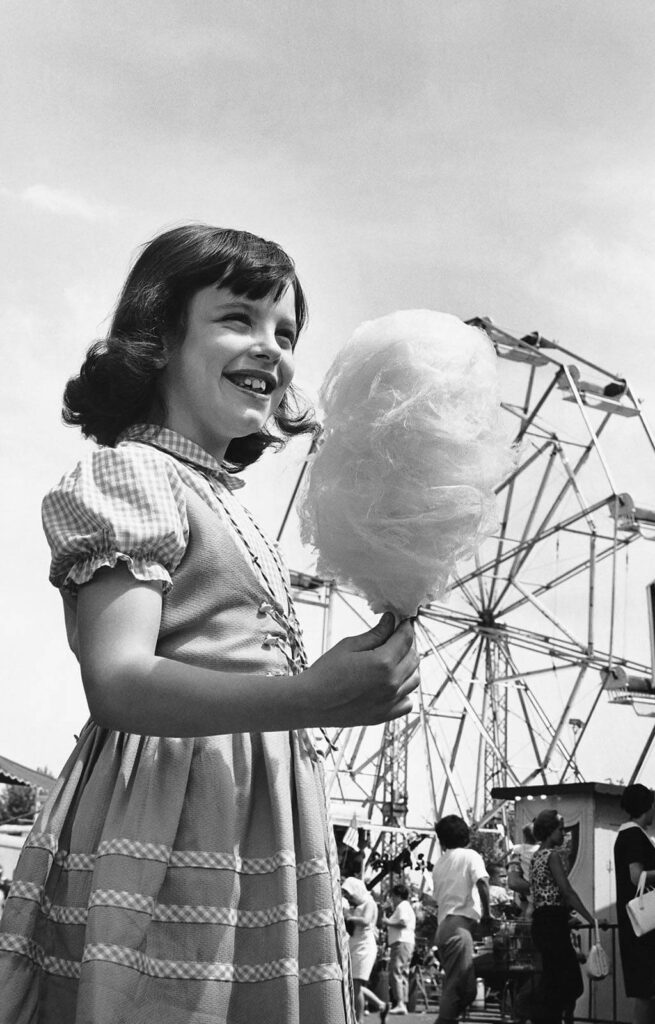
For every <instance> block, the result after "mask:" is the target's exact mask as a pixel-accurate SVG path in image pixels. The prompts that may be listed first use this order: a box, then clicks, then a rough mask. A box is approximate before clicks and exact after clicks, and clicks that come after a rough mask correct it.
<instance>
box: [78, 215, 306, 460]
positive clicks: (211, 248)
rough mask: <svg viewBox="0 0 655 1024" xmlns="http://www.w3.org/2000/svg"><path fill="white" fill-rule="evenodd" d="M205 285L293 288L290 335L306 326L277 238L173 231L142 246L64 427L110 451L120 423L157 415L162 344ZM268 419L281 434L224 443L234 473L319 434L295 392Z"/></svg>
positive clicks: (201, 228) (203, 228)
mask: <svg viewBox="0 0 655 1024" xmlns="http://www.w3.org/2000/svg"><path fill="white" fill-rule="evenodd" d="M209 285H221V286H223V287H226V288H229V289H230V290H231V291H232V292H233V293H234V294H235V295H240V296H241V295H244V296H246V297H247V298H250V299H259V298H263V297H264V296H267V295H272V296H273V297H274V299H275V300H276V301H277V299H279V297H280V296H281V295H282V294H283V292H284V291H285V290H286V288H287V287H289V286H291V287H292V288H293V292H294V300H295V313H296V338H297V337H298V335H299V334H300V332H301V330H302V329H303V327H304V325H305V323H306V321H307V303H306V300H305V295H304V293H303V290H302V287H301V285H300V282H299V280H298V278H297V276H296V271H295V265H294V263H293V260H292V259H291V258H290V257H289V256H287V254H286V253H285V252H284V250H283V249H281V248H280V246H279V245H276V244H275V242H268V241H266V240H265V239H263V238H259V237H258V236H257V235H252V234H250V232H248V231H233V230H230V229H226V228H217V227H211V226H209V225H206V224H187V225H184V226H183V227H178V228H172V229H171V230H170V231H165V232H163V233H162V234H160V235H158V236H157V237H156V238H154V239H153V240H152V241H151V242H148V243H146V245H145V246H144V247H143V248H142V250H141V254H140V255H139V257H138V258H137V260H136V262H135V263H134V266H133V267H132V269H131V271H130V273H129V274H128V277H127V280H126V282H125V285H124V287H123V291H122V293H121V295H120V298H119V300H118V304H117V306H116V311H115V313H114V317H113V320H112V323H111V326H110V329H109V334H108V336H107V338H106V339H104V340H102V341H98V342H96V343H95V344H94V345H92V346H91V348H90V349H89V351H88V353H87V356H86V359H85V361H84V363H83V365H82V368H81V370H80V373H79V376H77V377H72V378H71V380H69V381H68V384H67V385H66V389H65V391H64V408H63V413H62V415H63V419H64V422H65V423H68V424H75V425H77V426H79V427H81V429H82V433H83V434H84V435H85V437H92V438H94V440H96V441H97V442H98V444H101V445H108V446H110V447H113V446H114V445H115V444H116V442H117V439H118V437H119V436H120V434H121V433H122V432H123V431H124V430H125V429H126V428H127V427H130V426H133V425H134V424H136V423H145V422H148V421H149V420H151V419H152V414H153V410H156V411H157V415H159V416H161V417H162V418H163V414H164V412H165V410H164V408H163V405H162V400H161V396H160V395H159V391H158V378H159V376H160V374H161V372H162V370H163V369H164V367H165V366H166V363H167V361H168V354H167V350H166V342H167V341H168V342H169V343H170V342H173V343H178V344H179V343H181V342H182V341H183V339H184V334H185V331H186V326H187V311H188V306H189V302H190V300H191V299H192V298H193V296H194V295H195V294H196V292H198V291H200V289H201V288H206V287H208V286H209ZM272 419H273V420H274V422H275V425H276V428H277V431H278V432H279V433H278V434H272V433H269V431H268V430H266V429H263V430H260V431H258V432H257V433H255V434H249V435H248V436H247V437H239V438H235V439H234V440H233V441H231V443H230V444H229V445H228V448H227V451H226V455H225V458H226V462H227V463H229V465H230V466H231V467H232V468H234V469H243V468H244V467H245V466H248V465H250V464H251V463H252V462H255V461H256V460H257V459H258V458H259V457H260V455H262V454H263V452H264V451H265V450H266V448H268V447H269V446H270V445H273V446H274V447H278V448H279V447H282V446H283V445H284V444H285V443H286V441H287V440H288V439H289V438H290V437H292V436H294V435H295V434H302V433H313V434H316V433H317V431H318V427H317V425H316V423H315V421H314V418H313V415H312V411H311V410H310V409H308V408H307V407H303V406H302V405H301V402H300V400H299V398H298V394H297V392H296V391H294V390H293V388H292V387H290V388H289V389H287V392H286V393H285V395H284V397H283V399H282V401H281V403H280V405H279V407H278V409H277V410H276V412H275V413H274V414H273V417H272ZM280 435H281V436H280Z"/></svg>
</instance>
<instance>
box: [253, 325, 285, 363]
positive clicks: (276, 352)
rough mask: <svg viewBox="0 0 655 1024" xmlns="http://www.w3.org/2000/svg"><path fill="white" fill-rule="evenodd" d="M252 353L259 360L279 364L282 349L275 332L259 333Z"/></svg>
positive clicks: (254, 339)
mask: <svg viewBox="0 0 655 1024" xmlns="http://www.w3.org/2000/svg"><path fill="white" fill-rule="evenodd" d="M252 351H253V355H254V356H255V357H256V358H258V359H262V360H264V359H265V360H267V361H270V362H279V360H280V358H281V356H282V348H281V347H280V344H279V342H278V340H277V338H276V336H275V331H266V330H262V331H258V332H257V334H256V335H255V336H254V338H253V345H252Z"/></svg>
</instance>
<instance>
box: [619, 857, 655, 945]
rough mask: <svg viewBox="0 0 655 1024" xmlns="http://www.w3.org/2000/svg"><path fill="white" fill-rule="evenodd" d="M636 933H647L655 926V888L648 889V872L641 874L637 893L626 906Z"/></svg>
mask: <svg viewBox="0 0 655 1024" xmlns="http://www.w3.org/2000/svg"><path fill="white" fill-rule="evenodd" d="M626 910H627V912H628V918H629V919H630V924H631V925H632V928H633V930H634V933H635V935H645V934H646V933H647V932H652V930H653V928H655V889H649V890H648V891H646V872H645V871H642V872H641V874H640V875H639V884H638V886H637V895H636V896H635V898H634V899H632V900H630V901H629V902H628V904H627V906H626Z"/></svg>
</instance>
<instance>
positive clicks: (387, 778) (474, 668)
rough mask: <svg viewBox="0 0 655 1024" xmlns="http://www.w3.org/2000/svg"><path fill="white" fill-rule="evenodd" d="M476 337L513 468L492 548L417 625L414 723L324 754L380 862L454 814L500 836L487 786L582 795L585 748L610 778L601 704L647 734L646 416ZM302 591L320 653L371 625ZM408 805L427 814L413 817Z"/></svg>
mask: <svg viewBox="0 0 655 1024" xmlns="http://www.w3.org/2000/svg"><path fill="white" fill-rule="evenodd" d="M468 322H469V323H470V324H472V325H474V326H477V327H479V328H481V329H482V330H484V331H485V332H486V334H487V335H488V337H489V338H490V340H491V341H492V343H493V345H494V347H495V349H496V353H497V355H498V357H499V358H500V361H501V365H500V379H501V390H502V408H503V410H504V414H503V415H504V421H505V423H506V428H507V434H508V437H509V438H510V439H512V440H513V441H514V444H515V451H516V459H515V463H514V465H513V468H512V470H511V472H510V473H509V475H508V476H507V477H506V478H505V479H504V480H502V481H501V483H500V484H499V486H498V488H497V495H498V518H499V523H498V528H497V531H496V532H495V534H494V536H493V537H491V538H489V539H488V540H486V541H485V542H484V544H483V545H482V547H481V548H480V551H479V553H478V556H477V557H476V559H475V560H474V561H473V560H472V561H471V562H470V563H463V564H462V565H461V566H460V571H459V575H458V576H457V578H456V579H454V580H453V582H452V587H451V593H450V595H449V600H448V601H447V602H444V603H434V604H429V605H426V606H424V607H421V609H420V610H419V613H418V616H417V619H416V624H415V632H416V639H417V645H418V649H419V653H420V656H421V659H422V661H421V685H420V687H419V690H418V691H417V695H416V698H415V707H414V711H413V712H412V713H411V714H410V715H409V716H407V717H406V718H403V719H400V720H397V721H394V722H390V723H387V724H386V725H385V726H375V727H364V728H349V729H334V730H328V731H326V732H325V733H323V734H322V735H321V736H319V737H318V740H317V745H318V746H319V747H321V749H322V750H323V752H324V754H325V768H326V775H327V784H328V789H329V793H330V799H331V802H332V807H333V810H334V812H335V818H336V820H338V821H339V820H340V821H342V822H344V823H348V822H350V823H351V825H353V826H355V827H359V828H365V829H368V828H370V829H372V830H373V831H372V834H373V835H374V836H375V845H374V849H376V850H377V852H378V853H379V854H382V855H383V856H382V859H384V858H386V859H387V860H388V859H389V858H391V857H393V856H394V854H395V853H396V852H397V851H398V850H400V849H402V847H403V845H406V844H407V837H408V830H409V832H410V836H411V829H412V827H413V826H416V827H417V829H418V833H420V827H421V824H422V825H423V827H424V828H425V831H426V832H431V831H432V823H433V822H434V821H436V820H437V819H438V818H439V817H440V816H441V815H442V814H444V813H458V814H461V815H462V817H464V818H465V819H467V820H469V821H471V822H473V823H474V824H476V825H477V826H478V827H481V828H484V827H485V826H487V825H489V824H490V823H492V822H496V823H497V822H499V821H501V822H502V820H503V815H504V808H503V806H502V805H500V806H499V805H498V802H494V801H493V800H492V798H491V795H490V794H491V790H492V788H494V787H507V786H524V785H529V784H532V785H537V784H540V783H543V784H547V783H563V782H570V781H583V780H584V757H583V756H582V755H583V752H584V750H585V744H587V746H588V745H589V744H592V745H594V744H595V745H596V747H598V744H599V742H600V743H602V742H605V743H606V746H607V756H606V762H605V763H606V765H607V768H606V772H611V771H612V770H613V768H612V756H613V744H612V739H611V736H610V737H607V736H606V738H605V740H604V741H602V740H600V739H599V734H598V730H596V729H595V723H596V722H597V720H599V718H602V717H603V716H605V721H607V716H608V714H609V715H610V716H611V714H612V713H614V714H615V715H616V713H617V712H616V708H611V707H609V705H617V704H624V705H625V704H628V705H632V707H633V709H634V711H636V712H637V714H638V715H640V716H642V717H651V716H653V717H655V689H654V688H653V682H652V674H653V673H652V668H651V659H650V648H649V637H650V636H651V635H652V631H653V630H652V614H651V622H650V626H649V610H650V611H651V613H652V609H653V607H654V606H655V599H654V598H653V589H652V588H649V587H648V584H649V583H650V580H651V579H652V577H653V576H655V569H652V570H651V573H652V575H651V576H649V563H650V564H651V565H653V562H652V556H653V555H655V548H653V547H651V546H650V542H652V541H653V540H655V511H653V510H655V493H653V491H654V488H655V483H654V481H655V473H654V472H653V469H655V461H654V459H653V457H654V456H655V437H654V436H653V434H652V433H651V432H650V430H649V427H648V425H647V423H646V420H645V418H644V415H643V412H642V409H641V404H640V401H639V399H638V397H637V396H636V395H635V394H634V392H633V390H632V389H631V387H630V386H629V384H628V382H627V381H626V380H624V379H623V378H622V377H620V376H618V375H617V374H615V373H613V372H610V371H608V370H606V369H603V368H602V367H600V366H598V365H596V364H594V363H593V362H590V361H589V360H588V359H587V358H585V357H583V356H582V355H580V354H576V353H574V352H572V351H569V350H568V349H566V348H564V347H563V346H562V345H560V344H559V343H557V342H554V341H549V340H547V339H545V338H543V337H541V336H540V335H539V334H537V333H533V334H529V335H526V336H524V337H520V338H519V337H514V336H513V335H512V334H510V333H508V332H506V331H504V330H502V329H501V328H499V327H497V326H496V325H495V324H493V323H492V322H491V321H490V320H489V319H487V318H475V319H473V320H470V321H468ZM647 467H649V469H648V471H647ZM301 478H302V471H301V476H300V478H299V480H298V483H297V485H296V488H295V490H294V495H293V497H292V499H291V503H290V505H289V509H287V513H286V515H285V517H284V520H283V524H282V527H281V529H280V534H281V533H282V531H283V530H284V527H285V525H286V522H287V518H288V515H289V511H290V510H291V507H292V504H293V501H294V499H295V496H296V493H297V491H298V486H299V484H300V480H301ZM648 488H650V490H651V493H650V494H649V493H648ZM292 582H293V584H294V591H295V597H296V599H297V601H298V603H299V606H300V614H301V617H304V615H305V614H307V615H311V616H313V621H314V623H316V621H317V616H318V620H320V632H321V637H322V646H323V647H324V648H325V647H326V646H328V645H329V644H330V643H331V642H332V638H333V636H334V635H335V633H336V626H337V620H338V619H339V617H340V616H343V615H348V616H349V617H350V620H351V622H352V619H353V617H354V619H355V621H356V622H359V621H360V620H361V622H362V623H364V624H365V625H364V626H363V627H362V628H368V627H369V626H370V624H371V621H372V617H371V615H370V613H369V612H368V610H367V609H366V606H365V605H364V603H363V602H362V601H361V600H359V599H358V598H357V597H356V596H355V595H353V594H350V593H348V592H347V591H345V590H344V589H343V588H342V587H340V586H339V585H338V584H337V583H335V582H333V581H330V580H322V579H319V578H317V577H316V576H313V575H310V574H304V573H293V574H292ZM351 632H352V630H351ZM630 652H633V653H630ZM635 652H636V653H635ZM634 711H622V712H619V714H622V715H624V716H625V715H628V714H629V715H631V716H634ZM635 721H636V719H635ZM645 727H646V728H647V727H650V723H644V722H642V723H641V729H642V732H643V730H644V728H645ZM610 733H611V728H610ZM603 735H605V732H604V733H603ZM654 739H655V728H653V729H652V730H651V732H650V734H648V733H647V732H646V733H644V735H643V738H642V739H639V738H636V739H635V742H634V744H633V747H632V749H631V750H630V752H629V757H630V758H631V764H630V765H629V767H628V769H627V770H626V769H624V774H626V775H627V776H629V778H630V779H632V780H633V781H634V780H635V779H636V778H637V776H638V775H639V772H640V770H641V769H642V767H643V765H644V763H645V760H646V758H647V755H648V753H649V750H650V748H651V744H652V743H653V740H654ZM629 778H628V777H626V778H624V780H623V781H625V782H627V781H629ZM412 780H414V781H413V782H412ZM410 790H411V791H412V793H414V792H416V793H417V794H418V793H420V797H421V800H422V801H423V806H422V807H419V808H417V809H416V810H415V809H414V808H413V806H412V802H413V801H412V800H410V799H409V798H408V793H409V792H410ZM410 820H411V825H410V824H408V822H409V821H410ZM376 828H377V831H375V830H376Z"/></svg>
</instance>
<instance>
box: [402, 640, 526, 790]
mask: <svg viewBox="0 0 655 1024" xmlns="http://www.w3.org/2000/svg"><path fill="white" fill-rule="evenodd" d="M417 625H418V626H419V628H420V629H421V631H422V633H423V636H424V639H425V640H426V642H427V643H428V645H429V646H432V640H431V637H430V635H429V633H428V632H427V630H426V629H425V627H423V626H422V625H421V624H420V623H417ZM434 653H435V655H436V657H437V658H438V659H439V661H441V663H442V665H443V667H444V669H445V671H446V674H447V676H448V680H449V682H450V683H451V684H452V687H453V689H454V690H455V691H456V692H457V693H458V694H459V697H460V700H461V701H462V703H463V704H464V707H465V708H466V710H467V712H468V713H469V715H470V718H471V722H472V724H473V725H474V727H475V728H476V729H477V730H478V732H479V733H480V735H481V736H483V737H484V739H485V740H486V742H487V743H488V745H489V746H490V748H491V749H492V750H493V751H494V753H495V754H496V755H497V756H498V757H499V758H500V759H501V760H503V755H502V752H501V751H500V750H499V749H498V747H497V746H496V743H495V742H494V739H493V737H492V736H491V735H490V734H489V731H488V730H487V728H486V727H485V724H484V722H483V721H482V720H481V718H480V716H479V715H478V713H477V711H476V709H475V707H474V706H473V704H472V703H471V701H470V700H469V699H468V697H467V695H466V693H465V692H464V690H463V689H462V687H461V686H460V684H459V682H458V681H457V679H456V678H455V676H454V674H453V673H452V671H451V670H450V669H449V668H448V666H447V665H446V663H445V661H444V659H443V656H442V655H441V653H440V652H439V651H437V650H436V648H434ZM506 768H507V771H508V774H509V775H510V776H511V777H512V778H513V779H514V781H515V782H516V783H518V777H517V775H516V774H515V772H514V769H513V768H512V767H511V765H509V764H506Z"/></svg>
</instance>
